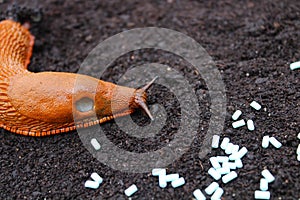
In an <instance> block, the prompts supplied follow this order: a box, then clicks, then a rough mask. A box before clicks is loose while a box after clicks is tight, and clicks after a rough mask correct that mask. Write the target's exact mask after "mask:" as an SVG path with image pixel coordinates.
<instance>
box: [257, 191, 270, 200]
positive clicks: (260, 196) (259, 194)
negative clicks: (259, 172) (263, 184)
mask: <svg viewBox="0 0 300 200" xmlns="http://www.w3.org/2000/svg"><path fill="white" fill-rule="evenodd" d="M270 197H271V194H270V192H269V191H260V190H256V191H255V192H254V198H255V199H270Z"/></svg>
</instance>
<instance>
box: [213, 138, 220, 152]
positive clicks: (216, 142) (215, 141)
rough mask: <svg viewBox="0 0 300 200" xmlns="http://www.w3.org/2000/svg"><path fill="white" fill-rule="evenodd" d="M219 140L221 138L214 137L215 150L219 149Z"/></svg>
mask: <svg viewBox="0 0 300 200" xmlns="http://www.w3.org/2000/svg"><path fill="white" fill-rule="evenodd" d="M219 140H220V136H219V135H214V136H213V138H212V143H211V147H212V148H214V149H217V148H218V147H219Z"/></svg>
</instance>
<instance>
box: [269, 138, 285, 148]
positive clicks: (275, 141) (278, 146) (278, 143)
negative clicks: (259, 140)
mask: <svg viewBox="0 0 300 200" xmlns="http://www.w3.org/2000/svg"><path fill="white" fill-rule="evenodd" d="M269 141H270V143H271V144H272V145H273V146H274V147H275V148H277V149H279V148H280V147H281V146H282V144H281V143H280V142H279V141H278V140H277V139H276V138H274V137H270V140H269Z"/></svg>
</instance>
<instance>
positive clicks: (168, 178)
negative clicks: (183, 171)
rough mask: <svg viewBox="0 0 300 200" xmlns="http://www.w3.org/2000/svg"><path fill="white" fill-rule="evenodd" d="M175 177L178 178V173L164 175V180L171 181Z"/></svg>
mask: <svg viewBox="0 0 300 200" xmlns="http://www.w3.org/2000/svg"><path fill="white" fill-rule="evenodd" d="M177 179H179V174H168V175H166V176H165V180H166V182H172V181H174V180H177Z"/></svg>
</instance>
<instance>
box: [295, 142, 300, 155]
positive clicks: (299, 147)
mask: <svg viewBox="0 0 300 200" xmlns="http://www.w3.org/2000/svg"><path fill="white" fill-rule="evenodd" d="M296 152H297V154H298V155H299V154H300V144H298V148H297V151H296Z"/></svg>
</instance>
